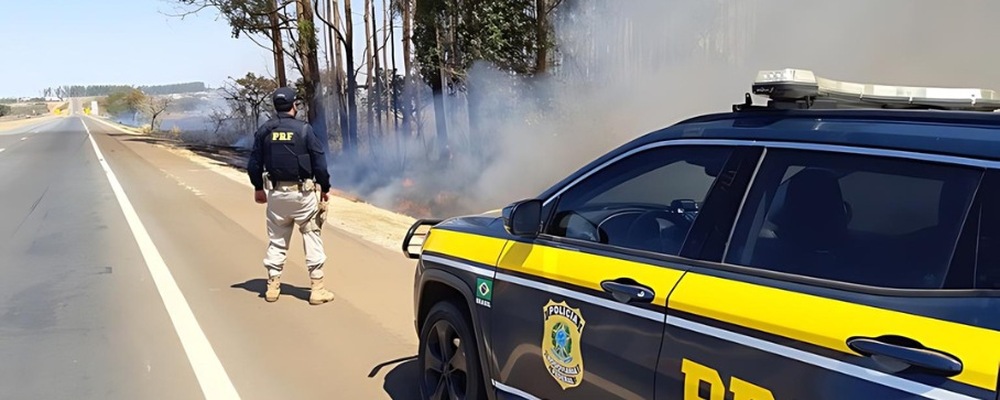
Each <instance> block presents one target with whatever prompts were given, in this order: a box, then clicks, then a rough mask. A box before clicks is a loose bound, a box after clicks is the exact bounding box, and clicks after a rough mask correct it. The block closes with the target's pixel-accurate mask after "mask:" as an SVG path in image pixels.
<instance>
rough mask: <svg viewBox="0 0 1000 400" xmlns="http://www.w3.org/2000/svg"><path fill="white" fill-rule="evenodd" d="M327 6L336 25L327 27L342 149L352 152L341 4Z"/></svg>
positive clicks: (332, 3)
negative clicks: (334, 69) (342, 49)
mask: <svg viewBox="0 0 1000 400" xmlns="http://www.w3.org/2000/svg"><path fill="white" fill-rule="evenodd" d="M328 6H329V7H328V8H327V10H326V11H327V21H332V22H333V24H334V25H335V26H336V28H334V27H327V28H328V29H330V37H331V40H330V53H331V55H330V57H331V58H333V60H334V68H336V72H335V73H333V80H334V81H335V82H334V90H335V91H336V93H335V96H336V98H337V117H338V120H339V122H340V141H341V149H342V151H344V152H345V153H348V154H349V153H350V151H351V148H352V146H353V143H351V137H350V134H349V129H350V125H349V121H348V120H349V118H350V117H349V116H348V114H347V96H346V92H345V89H344V81H345V80H346V79H347V78H346V75H347V74H346V73H345V72H344V55H343V53H342V52H341V47H340V41H339V40H340V39H338V32H339V29H340V5H339V4H338V3H337V0H331V1H330V3H328Z"/></svg>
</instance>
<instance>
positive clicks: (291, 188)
mask: <svg viewBox="0 0 1000 400" xmlns="http://www.w3.org/2000/svg"><path fill="white" fill-rule="evenodd" d="M315 189H316V184H315V183H314V182H313V180H312V179H306V180H304V181H275V182H274V189H273V190H277V191H280V192H311V191H313V190H315Z"/></svg>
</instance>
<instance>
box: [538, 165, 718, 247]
mask: <svg viewBox="0 0 1000 400" xmlns="http://www.w3.org/2000/svg"><path fill="white" fill-rule="evenodd" d="M731 153H732V150H731V149H729V148H725V147H720V146H706V147H697V146H667V147H661V148H656V149H651V150H647V151H643V152H641V153H637V154H634V155H632V156H629V157H628V158H625V159H623V160H620V161H618V162H616V163H614V164H612V165H609V166H608V167H606V168H604V169H602V170H600V171H598V172H596V173H594V174H593V175H591V176H589V177H587V178H586V179H584V180H583V181H581V182H580V183H578V184H577V185H575V186H573V187H572V188H570V189H569V190H567V191H566V192H564V193H563V194H562V195H561V196H560V197H559V201H558V205H557V208H556V210H555V213H554V214H553V220H552V223H550V224H548V230H547V233H549V234H551V235H555V236H561V237H568V238H574V239H582V240H588V241H593V242H597V243H604V244H610V245H614V246H619V247H625V248H630V249H637V250H646V251H654V252H659V253H664V254H673V255H676V254H677V253H678V252H679V251H680V249H681V245H683V244H684V238H685V236H686V235H687V233H688V230H689V229H690V228H691V225H692V224H693V222H694V219H695V217H697V215H698V210H699V209H700V207H701V205H702V203H703V202H704V201H705V197H706V195H707V194H708V192H709V189H710V188H711V187H712V183H713V182H714V181H715V178H716V176H718V174H719V173H720V171H721V170H722V168H723V166H724V165H725V163H726V160H727V159H728V158H729V156H730V154H731Z"/></svg>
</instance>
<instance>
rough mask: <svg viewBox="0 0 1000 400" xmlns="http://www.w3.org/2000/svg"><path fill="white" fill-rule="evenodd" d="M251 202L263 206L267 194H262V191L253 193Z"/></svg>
mask: <svg viewBox="0 0 1000 400" xmlns="http://www.w3.org/2000/svg"><path fill="white" fill-rule="evenodd" d="M253 201H256V202H257V204H265V203H267V193H264V191H263V190H257V191H254V192H253Z"/></svg>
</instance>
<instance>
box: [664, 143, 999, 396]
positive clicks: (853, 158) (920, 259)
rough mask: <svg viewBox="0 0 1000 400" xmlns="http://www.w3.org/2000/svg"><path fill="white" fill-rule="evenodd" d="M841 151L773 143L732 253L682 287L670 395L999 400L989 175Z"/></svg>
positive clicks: (674, 303) (712, 257)
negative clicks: (983, 240)
mask: <svg viewBox="0 0 1000 400" xmlns="http://www.w3.org/2000/svg"><path fill="white" fill-rule="evenodd" d="M789 147H796V146H794V145H789ZM825 150H831V151H825ZM832 150H834V149H833V148H824V147H823V146H811V147H810V149H809V150H798V149H791V148H787V149H785V148H769V149H768V150H767V152H766V155H765V157H764V159H763V162H762V164H761V166H760V168H759V170H758V173H757V174H756V175H755V177H754V180H753V185H752V187H751V189H750V190H749V192H748V194H747V197H746V200H745V201H744V204H743V206H742V208H741V209H740V211H739V213H738V218H737V220H736V224H735V227H734V229H733V230H732V235H731V238H730V239H729V241H728V243H727V245H726V246H716V247H714V248H715V249H725V250H723V251H722V252H719V251H706V252H703V253H701V254H699V256H700V257H702V258H704V259H705V260H707V261H711V262H714V263H708V264H705V265H703V266H700V267H697V268H692V269H691V270H690V271H689V272H688V273H687V274H686V275H685V276H684V277H683V279H682V280H681V282H680V283H679V284H678V285H677V288H676V289H675V290H674V292H673V293H672V294H671V296H670V299H669V304H668V317H667V321H666V326H665V336H664V341H663V346H662V355H661V359H660V366H659V369H658V375H657V377H658V378H657V389H656V390H657V398H660V399H674V398H683V399H710V400H721V399H724V398H728V399H737V400H741V399H742V400H751V399H755V400H768V399H793V398H800V399H805V398H808V399H835V398H837V399H841V398H852V399H853V398H865V399H869V398H871V399H885V400H889V399H904V398H906V399H909V398H938V399H944V398H949V399H969V398H977V399H995V398H996V393H995V390H996V385H997V370H998V366H1000V346H997V344H998V343H1000V335H998V332H997V328H998V327H1000V318H996V315H1000V307H998V306H1000V303H998V302H997V298H996V294H995V292H992V293H991V292H989V291H986V290H982V289H983V288H982V287H980V286H977V285H981V284H982V285H984V284H985V283H977V279H978V280H981V281H984V282H994V283H995V282H996V281H995V280H992V281H991V279H994V278H990V277H989V276H987V275H988V273H986V272H982V273H978V272H977V269H978V268H979V265H978V264H979V261H978V258H979V257H978V253H977V251H976V248H977V247H979V243H978V240H979V238H978V233H979V231H980V228H979V225H980V220H981V219H982V218H980V214H979V213H980V210H981V209H982V207H981V205H982V204H984V200H983V199H982V198H980V199H978V200H975V201H974V199H975V196H976V193H977V188H978V187H979V185H980V181H981V179H982V178H983V175H984V170H983V169H982V168H980V167H977V166H967V165H956V164H946V163H943V162H931V161H925V160H921V159H920V158H921V156H918V155H913V154H908V153H889V152H878V151H866V152H864V153H866V154H847V153H844V151H845V150H844V149H843V148H838V149H836V150H837V152H833V151H832ZM858 152H859V153H861V151H860V150H859V151H858ZM935 161H950V162H958V163H962V162H965V160H962V159H952V158H947V157H937V158H935ZM970 164H975V163H970ZM980 196H982V194H981V195H980ZM997 200H1000V198H998V199H997ZM994 202H996V201H994ZM970 210H972V212H970ZM734 212H735V210H734ZM969 216H971V217H969ZM967 217H968V218H967ZM983 220H985V219H983ZM719 261H721V262H719ZM984 270H985V267H984ZM977 277H978V278H977Z"/></svg>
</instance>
